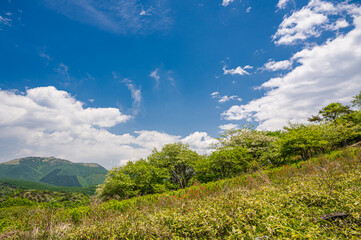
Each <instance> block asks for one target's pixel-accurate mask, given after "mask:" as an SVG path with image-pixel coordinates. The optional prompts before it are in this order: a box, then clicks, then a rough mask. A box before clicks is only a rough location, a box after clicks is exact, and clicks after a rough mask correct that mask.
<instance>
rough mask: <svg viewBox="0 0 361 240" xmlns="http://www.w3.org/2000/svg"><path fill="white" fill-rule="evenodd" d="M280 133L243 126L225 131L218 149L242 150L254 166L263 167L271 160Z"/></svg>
mask: <svg viewBox="0 0 361 240" xmlns="http://www.w3.org/2000/svg"><path fill="white" fill-rule="evenodd" d="M277 135H280V133H272V132H268V131H260V130H255V129H253V128H251V127H250V126H244V127H243V128H241V129H236V130H228V131H225V133H224V134H223V135H221V138H219V139H218V140H219V144H218V146H217V148H218V149H227V150H228V149H232V148H239V147H241V148H243V149H244V150H246V152H247V153H248V155H249V159H251V160H252V161H253V162H254V164H255V165H265V164H268V163H269V162H271V161H272V160H273V157H271V156H272V155H274V153H275V152H276V151H277V145H276V144H275V142H276V140H277V139H278V137H277Z"/></svg>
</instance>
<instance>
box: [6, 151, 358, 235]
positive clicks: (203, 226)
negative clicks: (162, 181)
mask: <svg viewBox="0 0 361 240" xmlns="http://www.w3.org/2000/svg"><path fill="white" fill-rule="evenodd" d="M0 210H1V213H0V229H1V226H2V231H3V233H2V235H0V239H5V238H10V239H360V238H361V149H359V148H349V149H346V150H343V151H337V152H333V153H331V154H329V155H324V156H320V157H318V158H314V159H310V160H309V161H305V162H300V163H297V164H293V165H287V166H283V167H279V168H275V169H270V170H259V171H257V172H252V173H247V174H243V175H241V176H239V177H235V178H232V179H228V180H222V181H217V182H212V183H207V184H195V185H194V186H192V187H190V188H187V189H182V190H179V191H174V192H167V193H163V194H158V195H148V196H143V197H138V198H133V199H128V200H124V201H116V200H111V201H107V202H100V201H99V200H97V199H93V200H92V202H91V203H90V205H89V206H81V207H73V208H65V207H64V208H50V207H44V206H28V207H22V208H21V209H19V208H16V207H14V208H11V207H9V208H5V209H4V210H5V211H7V212H8V213H3V209H0ZM340 212H342V213H345V214H347V217H344V218H334V219H332V218H331V219H329V220H322V216H324V215H325V214H331V213H340ZM1 221H2V222H1ZM1 224H2V225H1Z"/></svg>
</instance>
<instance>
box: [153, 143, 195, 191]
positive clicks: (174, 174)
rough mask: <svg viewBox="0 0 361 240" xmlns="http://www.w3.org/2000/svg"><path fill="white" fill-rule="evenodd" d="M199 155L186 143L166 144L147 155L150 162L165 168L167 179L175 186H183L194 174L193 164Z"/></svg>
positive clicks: (185, 185) (186, 184)
mask: <svg viewBox="0 0 361 240" xmlns="http://www.w3.org/2000/svg"><path fill="white" fill-rule="evenodd" d="M199 158H200V156H199V155H198V154H197V153H196V152H194V151H192V150H190V149H189V146H188V145H187V144H183V143H172V144H166V145H165V146H164V147H163V148H162V150H161V151H158V150H157V149H154V150H153V152H152V154H151V155H150V156H149V157H148V160H149V162H150V164H152V165H154V166H156V167H158V168H162V169H166V170H167V172H168V179H169V181H170V182H171V183H172V184H173V185H174V187H175V188H185V187H187V186H188V183H189V181H190V179H191V178H192V177H193V176H194V175H195V170H194V168H195V165H196V163H197V161H198V159H199Z"/></svg>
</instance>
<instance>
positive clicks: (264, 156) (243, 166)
mask: <svg viewBox="0 0 361 240" xmlns="http://www.w3.org/2000/svg"><path fill="white" fill-rule="evenodd" d="M359 98H360V94H359V95H357V96H355V97H354V100H353V101H352V103H353V106H359V105H358V102H359ZM315 119H317V121H315ZM310 121H311V123H294V124H293V123H290V124H289V125H288V126H285V127H284V129H283V131H276V132H271V131H261V130H256V129H253V128H252V127H251V126H244V127H243V128H241V129H232V130H228V131H225V132H224V134H223V135H221V137H220V138H219V139H218V144H216V145H215V146H214V152H213V153H212V154H211V155H210V156H199V155H198V154H197V153H195V152H194V151H192V150H190V149H189V146H188V145H185V144H182V143H174V144H167V145H165V146H164V147H163V148H162V149H161V150H160V151H158V150H157V149H154V151H153V153H152V154H151V155H150V156H148V158H147V159H141V160H139V161H137V162H128V163H127V164H126V165H125V166H122V167H119V168H116V169H112V170H111V171H109V173H108V175H107V179H106V180H105V182H104V184H102V185H101V186H100V187H99V188H98V190H97V192H98V196H99V197H100V198H102V199H103V200H108V199H118V200H119V199H128V198H131V197H134V196H141V195H147V194H154V193H161V192H166V191H169V190H176V189H182V188H185V187H187V186H190V185H191V184H192V183H194V182H201V183H206V182H212V181H216V180H219V179H226V178H230V177H234V176H237V175H239V174H240V173H242V172H246V171H250V170H253V171H254V170H257V169H260V168H262V169H264V168H266V169H270V168H274V167H278V166H280V165H281V164H290V163H294V162H299V161H301V160H302V161H305V160H307V159H309V158H311V157H313V156H317V155H320V154H325V153H329V152H331V151H333V150H336V149H339V148H342V147H346V146H348V145H351V144H353V143H356V142H359V141H361V112H360V111H357V110H352V109H351V107H350V106H344V105H342V104H340V103H331V104H329V105H328V106H326V107H324V108H322V109H321V110H320V111H319V116H313V117H312V118H311V119H310Z"/></svg>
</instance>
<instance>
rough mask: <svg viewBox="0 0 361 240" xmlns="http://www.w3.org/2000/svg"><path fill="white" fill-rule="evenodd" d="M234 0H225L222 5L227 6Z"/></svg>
mask: <svg viewBox="0 0 361 240" xmlns="http://www.w3.org/2000/svg"><path fill="white" fill-rule="evenodd" d="M233 1H234V0H223V1H222V6H223V7H227V6H228V5H229V4H230V3H232V2H233Z"/></svg>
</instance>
